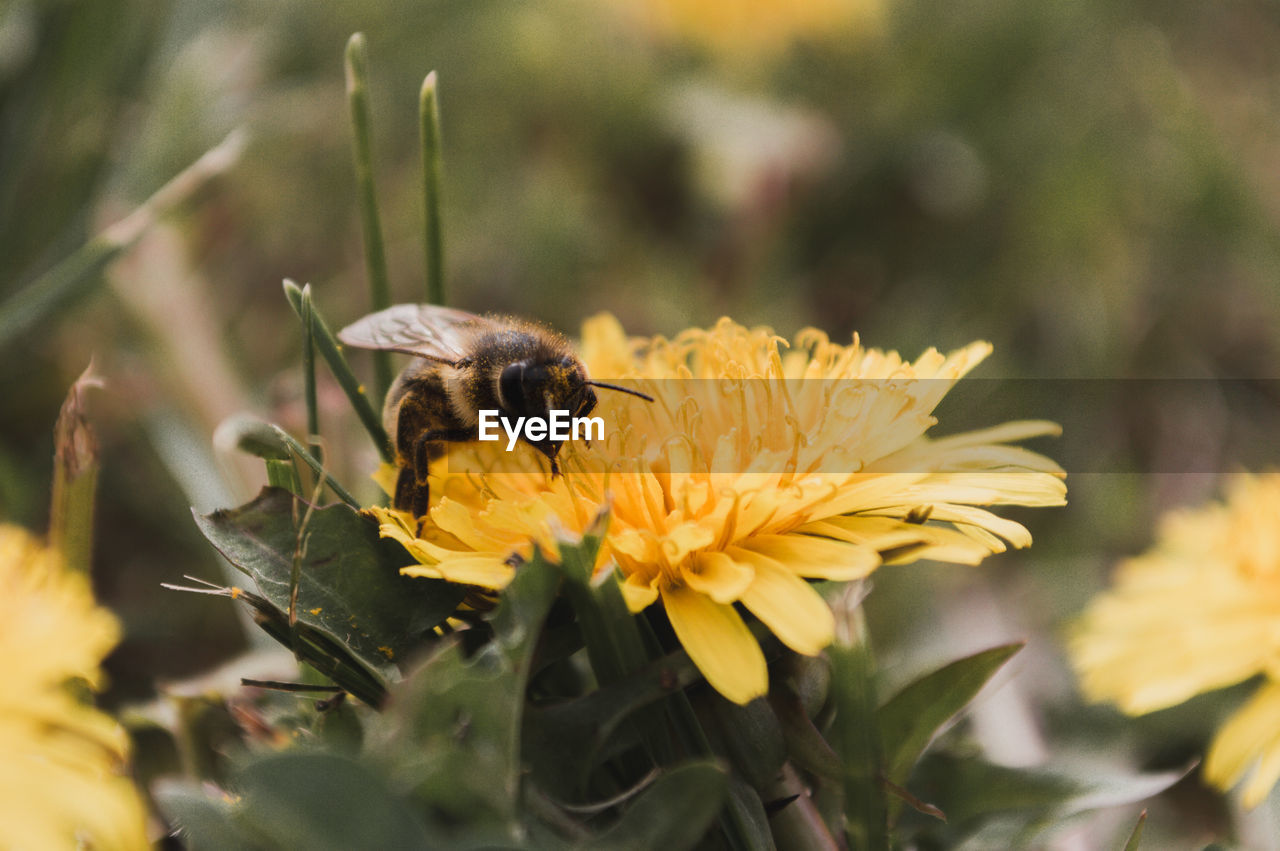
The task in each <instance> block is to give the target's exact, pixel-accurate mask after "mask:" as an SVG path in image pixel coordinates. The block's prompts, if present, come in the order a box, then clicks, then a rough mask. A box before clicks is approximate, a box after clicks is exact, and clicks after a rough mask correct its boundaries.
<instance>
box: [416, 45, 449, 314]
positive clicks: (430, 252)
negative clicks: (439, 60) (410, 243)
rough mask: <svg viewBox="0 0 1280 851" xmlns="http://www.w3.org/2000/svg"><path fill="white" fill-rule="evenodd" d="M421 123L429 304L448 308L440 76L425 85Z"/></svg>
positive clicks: (420, 105) (433, 74) (429, 77)
mask: <svg viewBox="0 0 1280 851" xmlns="http://www.w3.org/2000/svg"><path fill="white" fill-rule="evenodd" d="M418 122H419V132H420V135H421V139H422V207H423V212H424V215H423V224H424V226H425V228H426V233H425V234H424V242H423V247H424V249H425V251H426V267H425V268H426V275H427V303H428V304H444V234H443V233H442V230H443V228H442V226H441V218H440V174H441V171H442V168H441V160H442V155H441V151H440V102H439V100H438V99H437V96H436V72H435V71H432V72H431V73H430V74H428V75H427V78H426V79H425V80H423V81H422V92H421V94H420V95H419V98H418Z"/></svg>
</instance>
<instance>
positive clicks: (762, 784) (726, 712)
mask: <svg viewBox="0 0 1280 851" xmlns="http://www.w3.org/2000/svg"><path fill="white" fill-rule="evenodd" d="M710 704H711V708H712V712H714V714H715V718H716V722H717V726H718V727H719V728H720V736H721V738H722V740H723V742H724V746H725V750H727V751H728V754H729V758H730V759H731V760H732V762H733V766H734V768H735V769H736V770H737V773H738V775H739V776H741V777H742V779H743V780H746V781H747V782H748V783H750V784H751V785H752V787H754V788H755V789H756V790H757V791H760V792H762V791H764V790H765V789H767V788H768V787H770V786H772V785H773V784H774V782H775V781H776V780H777V777H778V772H779V771H781V770H782V764H783V763H784V762H786V760H787V745H786V741H785V740H784V739H783V734H782V725H781V724H780V723H779V722H778V717H777V716H776V715H774V713H773V707H771V706H770V705H769V702H768V701H767V700H765V699H764V698H763V697H760V698H756V699H755V700H753V701H751V702H750V703H748V704H747V705H746V706H739V705H737V704H736V703H733V702H732V701H730V700H726V699H725V698H723V697H721V696H720V695H718V694H713V695H710Z"/></svg>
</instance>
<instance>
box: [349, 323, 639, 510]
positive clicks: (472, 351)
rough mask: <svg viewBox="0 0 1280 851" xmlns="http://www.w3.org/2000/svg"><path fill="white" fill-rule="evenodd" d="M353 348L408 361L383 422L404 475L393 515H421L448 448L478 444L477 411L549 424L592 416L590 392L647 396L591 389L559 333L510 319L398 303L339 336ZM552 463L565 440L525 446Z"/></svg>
mask: <svg viewBox="0 0 1280 851" xmlns="http://www.w3.org/2000/svg"><path fill="white" fill-rule="evenodd" d="M338 339H340V340H341V341H342V342H343V343H346V344H347V345H349V346H355V347H357V348H363V349H381V350H385V351H392V352H404V353H405V354H410V355H414V356H415V357H416V358H418V359H417V360H415V361H414V362H413V363H410V364H409V365H408V366H407V367H405V369H404V370H403V371H402V372H401V373H400V375H399V376H398V377H397V378H396V380H395V383H394V384H392V385H391V390H390V391H389V392H388V393H387V400H386V403H385V404H384V406H383V409H382V421H383V425H384V427H385V428H386V430H387V434H388V435H389V436H390V437H391V440H392V441H393V443H394V445H395V450H396V455H397V461H398V462H399V464H400V468H401V469H400V474H399V477H398V478H397V479H396V492H395V507H396V508H398V509H401V510H404V511H412V512H413V513H414V514H415V515H419V516H421V515H423V514H425V513H426V511H427V505H428V501H427V500H428V495H429V494H428V488H427V467H428V465H429V464H430V462H431V461H432V459H435V458H439V457H440V456H442V455H444V453H445V451H446V449H447V446H446V444H448V443H462V442H469V441H473V440H477V439H479V412H480V411H484V410H497V411H498V412H499V414H500V416H502V417H503V418H508V419H513V420H514V419H517V418H519V417H541V418H544V419H545V418H547V417H548V415H549V413H550V412H551V411H553V410H554V411H569V412H571V413H572V415H573V416H574V417H586V416H587V415H588V414H590V413H591V411H592V410H594V409H595V406H596V394H595V391H594V390H592V388H593V387H603V388H607V389H609V390H618V391H620V392H623V393H629V394H631V395H633V396H639V397H640V398H642V399H645V400H647V401H650V402H652V401H653V398H652V397H650V396H647V395H646V394H644V393H640V392H638V391H635V390H631V389H629V388H626V387H619V386H617V385H615V384H605V383H603V382H600V381H592V380H591V379H590V378H589V377H588V376H587V370H586V367H584V366H583V364H582V361H581V360H579V359H578V356H577V355H576V354H574V351H573V347H572V345H571V344H570V343H569V341H568V340H566V339H565V338H564V337H563V336H562V335H560V334H558V333H556V332H554V331H552V330H550V329H548V328H545V327H543V326H541V325H538V324H536V323H533V322H530V321H527V320H524V319H518V318H515V317H507V316H477V315H476V314H474V313H467V312H466V311H463V310H454V309H453V308H448V307H440V306H437V305H430V304H398V305H396V306H394V307H388V308H387V309H386V310H381V311H378V312H377V313H372V314H370V315H368V316H366V317H364V318H363V319H360V320H358V321H357V322H354V323H352V324H351V325H348V326H347V327H346V328H343V329H342V331H341V332H339V334H338ZM522 440H523V442H525V443H528V444H529V445H530V446H532V447H533V448H534V449H536V450H537V451H538V452H541V453H542V454H543V455H545V456H546V457H547V459H548V460H549V461H550V462H551V473H552V475H558V474H559V472H560V468H559V466H558V465H557V464H556V456H557V455H558V454H559V452H560V447H561V446H562V445H563V442H564V441H561V440H552V439H550V437H548V438H547V439H544V440H529V439H528V438H527V437H522Z"/></svg>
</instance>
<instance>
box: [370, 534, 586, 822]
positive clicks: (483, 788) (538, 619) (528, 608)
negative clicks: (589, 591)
mask: <svg viewBox="0 0 1280 851" xmlns="http://www.w3.org/2000/svg"><path fill="white" fill-rule="evenodd" d="M570 549H571V547H570V546H569V545H566V544H562V545H561V552H562V553H563V552H565V551H566V550H570ZM560 578H561V573H560V570H559V568H558V567H556V566H555V565H552V564H550V563H548V562H547V561H546V560H545V559H544V558H543V557H542V555H541V553H537V554H535V556H534V558H533V559H531V560H530V561H528V562H527V563H525V564H524V565H522V566H521V567H520V569H519V570H518V571H517V572H516V575H515V578H514V579H512V581H511V584H509V585H508V586H507V587H506V589H505V590H504V591H503V592H502V597H501V600H500V603H499V605H498V609H497V611H495V612H494V614H493V617H492V618H491V621H490V622H491V624H492V626H493V631H494V634H493V638H492V640H490V641H488V642H486V643H485V644H484V645H483V646H481V647H480V648H479V649H478V650H477V651H476V652H475V653H473V654H472V655H470V656H467V655H465V654H464V653H463V650H462V647H461V642H459V641H456V640H455V641H451V642H449V643H447V644H445V645H443V646H442V647H440V649H439V650H437V651H436V652H435V653H434V654H432V655H431V656H430V657H429V658H428V659H427V660H426V661H425V662H424V663H423V664H422V665H421V666H420V667H419V668H418V669H417V670H415V671H414V672H412V674H411V675H410V676H409V677H408V678H407V679H406V680H405V682H404V683H403V684H401V685H400V687H399V688H398V689H395V690H393V692H392V694H391V699H390V701H389V703H388V705H387V709H386V712H385V713H384V718H385V723H384V724H382V725H381V727H380V728H379V729H378V730H377V731H376V735H374V734H371V735H370V738H371V740H372V742H371V750H372V752H373V753H375V754H377V755H378V757H379V758H380V759H381V760H382V761H383V762H385V763H386V764H387V765H389V767H390V770H391V771H392V772H393V774H394V776H396V778H397V780H398V781H399V782H401V783H404V784H406V785H407V786H408V787H409V788H411V789H412V790H413V791H414V794H415V795H416V796H417V797H418V798H419V799H420V800H422V801H424V802H426V803H427V804H428V805H430V806H431V807H432V809H433V810H436V811H438V812H440V813H442V814H444V815H445V816H446V817H447V818H449V819H451V820H455V821H457V822H458V823H462V824H469V825H477V824H487V825H489V826H490V827H491V828H493V829H495V830H498V831H505V834H506V835H507V836H508V837H514V836H515V835H516V833H517V828H516V804H517V799H518V792H519V778H520V772H521V764H520V754H519V731H520V724H521V713H522V711H523V708H524V705H525V686H526V684H527V681H528V675H529V666H530V663H531V660H532V657H533V649H534V646H535V645H536V643H537V641H538V636H539V634H540V633H541V631H542V624H543V621H544V620H545V618H546V615H547V611H548V610H549V609H550V607H551V603H552V601H553V600H554V599H555V596H556V591H557V589H558V588H559V584H560Z"/></svg>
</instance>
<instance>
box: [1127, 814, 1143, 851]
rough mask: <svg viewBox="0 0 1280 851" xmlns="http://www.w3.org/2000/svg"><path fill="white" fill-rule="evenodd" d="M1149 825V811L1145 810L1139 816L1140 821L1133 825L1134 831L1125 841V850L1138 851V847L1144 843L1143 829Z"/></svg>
mask: <svg viewBox="0 0 1280 851" xmlns="http://www.w3.org/2000/svg"><path fill="white" fill-rule="evenodd" d="M1146 826H1147V811H1146V810H1143V811H1142V814H1141V815H1139V816H1138V823H1137V824H1135V825H1134V826H1133V832H1132V833H1130V834H1129V839H1128V840H1127V841H1126V842H1125V843H1124V851H1138V847H1139V846H1140V845H1142V829H1143V828H1144V827H1146Z"/></svg>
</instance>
